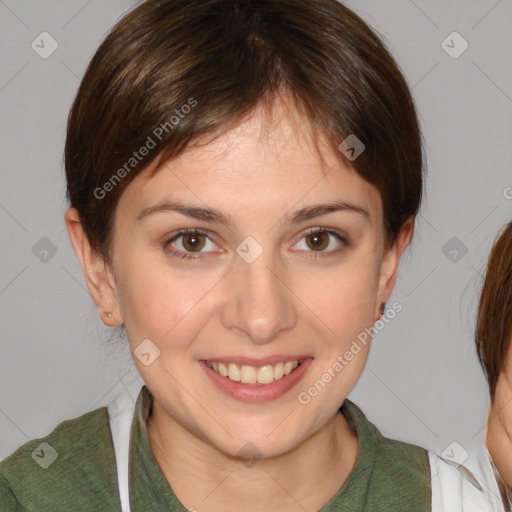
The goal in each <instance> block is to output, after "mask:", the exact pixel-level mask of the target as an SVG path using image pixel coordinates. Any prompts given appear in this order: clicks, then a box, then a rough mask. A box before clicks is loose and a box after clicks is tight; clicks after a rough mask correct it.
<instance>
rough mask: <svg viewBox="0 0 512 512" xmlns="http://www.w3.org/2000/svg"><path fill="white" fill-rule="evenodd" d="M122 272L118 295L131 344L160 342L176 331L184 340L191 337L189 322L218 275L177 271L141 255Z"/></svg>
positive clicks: (133, 259)
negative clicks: (147, 341) (151, 340)
mask: <svg viewBox="0 0 512 512" xmlns="http://www.w3.org/2000/svg"><path fill="white" fill-rule="evenodd" d="M123 269H124V271H123V276H122V283H123V284H122V286H120V287H118V296H119V301H120V304H121V308H122V314H123V318H124V320H125V324H126V328H127V331H128V332H129V333H131V335H132V338H133V339H132V340H131V343H133V344H136V343H137V340H139V339H144V338H150V339H153V340H155V342H157V340H159V341H160V342H163V341H164V340H165V339H167V338H171V337H173V336H174V335H175V334H176V333H177V332H180V339H183V340H184V341H185V340H186V339H188V338H191V337H193V332H190V333H188V330H190V322H189V321H188V320H189V319H190V318H193V317H194V318H195V317H196V314H197V312H198V311H200V310H201V309H202V307H203V306H204V305H205V304H206V302H207V301H204V300H203V299H204V297H205V296H206V295H207V293H208V291H209V290H210V289H211V288H212V286H214V284H215V282H216V281H217V280H218V277H217V276H212V275H210V274H207V275H206V274H205V275H204V276H203V277H201V276H200V275H197V273H194V272H193V271H191V270H185V271H181V272H178V271H176V270H172V269H171V266H170V265H166V264H165V262H162V261H156V259H155V258H148V257H142V256H141V257H140V258H137V257H135V256H134V257H132V258H131V259H130V261H127V262H126V264H125V265H123ZM216 277H217V279H216ZM194 325H197V324H194ZM184 330H185V331H186V332H184Z"/></svg>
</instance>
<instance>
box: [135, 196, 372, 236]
mask: <svg viewBox="0 0 512 512" xmlns="http://www.w3.org/2000/svg"><path fill="white" fill-rule="evenodd" d="M338 211H348V212H352V213H357V214H360V215H362V216H363V217H365V218H366V219H367V220H369V219H370V214H369V213H368V211H367V210H366V209H365V208H363V207H362V206H359V205H357V204H355V203H352V202H347V201H336V202H334V203H328V204H317V205H312V206H308V207H306V208H302V209H300V210H298V211H296V212H295V213H294V214H293V215H286V216H285V218H284V220H285V222H290V223H291V224H298V223H299V222H304V221H306V220H309V219H313V218H315V217H320V216H321V215H326V214H328V213H333V212H338ZM158 212H176V213H180V214H181V215H185V216H187V217H192V218H194V219H197V220H203V221H209V222H214V223H217V224H223V225H225V226H227V227H229V228H231V229H232V228H233V227H234V225H233V221H232V220H231V218H230V217H229V216H226V215H224V214H223V213H222V212H220V211H218V210H215V209H212V208H202V207H199V206H192V205H186V204H183V203H179V202H170V201H165V202H162V203H158V204H156V205H154V206H149V207H147V208H144V209H143V210H142V211H141V212H140V213H139V214H138V215H137V221H140V220H142V219H143V218H145V217H148V216H149V215H153V214H154V213H158Z"/></svg>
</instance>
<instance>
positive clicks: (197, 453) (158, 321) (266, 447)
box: [66, 97, 413, 512]
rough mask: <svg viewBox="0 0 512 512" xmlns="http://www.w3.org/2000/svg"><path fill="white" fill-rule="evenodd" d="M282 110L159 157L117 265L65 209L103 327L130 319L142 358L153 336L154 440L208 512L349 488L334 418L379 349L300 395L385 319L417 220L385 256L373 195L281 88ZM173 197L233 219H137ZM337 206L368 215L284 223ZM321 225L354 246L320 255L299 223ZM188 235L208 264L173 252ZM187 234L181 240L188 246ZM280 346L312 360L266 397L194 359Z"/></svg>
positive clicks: (192, 502)
mask: <svg viewBox="0 0 512 512" xmlns="http://www.w3.org/2000/svg"><path fill="white" fill-rule="evenodd" d="M272 112H273V114H274V117H273V118H272V119H271V120H270V121H271V122H268V121H269V119H267V118H266V117H265V115H264V113H263V111H262V110H261V109H260V108H257V109H255V110H254V111H253V112H252V115H251V116H250V117H248V118H247V119H245V120H244V121H243V122H242V123H240V124H239V125H237V126H236V127H235V128H233V129H231V130H230V131H229V132H227V133H224V134H222V135H221V136H219V137H217V138H215V139H214V140H213V141H210V142H208V143H207V144H206V145H196V146H195V147H190V148H189V149H188V150H187V151H186V152H185V153H183V154H182V155H180V157H178V158H176V159H174V160H172V161H169V162H162V163H161V166H162V169H161V170H159V171H158V172H157V174H156V175H155V176H154V177H152V178H151V179H149V178H148V174H149V172H151V170H152V169H153V167H154V166H151V167H148V169H147V170H145V171H143V172H142V173H141V174H140V175H139V176H137V177H136V178H135V180H134V181H133V182H132V183H130V185H129V186H128V187H127V188H126V190H125V191H124V192H123V195H122V196H121V198H120V201H119V204H118V207H117V210H116V218H115V227H114V242H113V251H112V265H111V266H109V265H106V264H105V262H104V261H103V260H102V259H101V257H100V256H99V255H98V254H97V253H95V252H94V251H92V250H91V248H90V246H89V243H88V240H87V238H86V237H85V235H84V231H83V229H82V226H81V224H80V222H79V218H78V213H77V212H76V211H75V210H74V209H73V208H70V209H69V210H68V211H67V213H66V223H67V226H68V231H69V235H70V239H71V242H72V244H73V247H74V249H75V251H76V254H77V257H78V259H79V260H80V263H81V265H82V267H83V270H84V274H85V277H86V281H87V285H88V287H89V291H90V293H91V296H92V298H93V300H94V301H95V303H96V305H97V307H98V311H99V313H100V315H101V317H102V320H103V321H104V323H105V324H107V325H111V326H114V325H119V324H121V323H122V322H124V323H125V326H126V330H127V334H128V341H129V344H130V348H131V350H132V353H133V351H134V350H135V349H136V347H137V346H138V345H139V344H140V343H141V341H142V340H144V339H146V338H149V339H150V340H152V342H153V343H154V344H155V345H156V346H158V348H159V349H160V356H159V357H158V358H156V359H155V360H154V362H152V364H151V365H149V366H145V365H143V364H142V363H141V362H140V361H139V360H138V358H137V357H134V361H135V364H136V366H137V369H138V371H139V372H140V374H141V376H142V378H143V379H144V381H145V383H146V385H147V387H148V388H149V390H150V391H151V393H152V394H153V396H154V406H153V412H152V415H151V416H150V417H149V419H148V422H147V427H148V436H149V440H150V445H151V448H152V451H153V453H154V454H155V458H156V460H157V462H158V464H159V466H160V468H161V470H162V472H163V474H164V476H165V477H166V478H167V481H168V482H169V484H170V485H171V486H172V489H173V491H174V492H175V494H176V495H177V497H178V498H179V499H180V501H181V502H182V503H183V504H184V505H185V506H186V507H194V508H195V509H196V510H198V511H199V512H201V511H202V510H208V511H217V510H223V511H235V510H237V511H239V510H245V509H246V505H247V503H251V507H252V508H251V510H262V511H263V510H269V509H270V507H276V506H278V507H279V509H280V510H284V511H288V510H289V511H292V510H293V511H296V510H298V509H299V508H300V507H299V505H298V504H300V506H302V507H303V508H304V509H306V510H318V509H319V508H321V507H322V506H323V505H324V504H326V503H327V502H328V501H329V500H330V499H331V498H332V497H333V496H334V495H335V494H336V493H337V492H338V491H339V489H340V488H341V486H342V484H343V483H344V482H345V480H346V478H347V477H348V475H349V474H350V472H351V471H352V469H353V467H354V465H355V463H356V459H357V453H358V439H357V436H356V435H354V434H353V433H352V432H351V431H350V430H349V427H348V423H347V421H346V419H345V418H344V416H343V415H341V414H338V413H337V411H338V409H339V407H340V406H341V404H342V403H343V400H344V399H345V398H346V397H347V395H348V394H349V392H350V391H351V389H352V388H353V387H354V385H355V384H356V381H357V379H358V378H359V376H360V374H361V372H362V371H363V368H364V366H365V363H366V360H367V356H368V347H369V344H368V346H367V347H366V348H363V350H361V352H359V353H358V354H357V355H356V356H355V357H354V358H353V359H352V360H351V361H350V363H349V364H348V365H347V366H346V367H345V368H344V369H343V371H342V372H340V373H339V374H338V375H337V376H336V377H335V378H333V379H332V380H331V382H329V384H328V385H327V387H326V388H325V389H324V390H322V391H321V392H320V393H319V394H318V395H317V396H316V397H314V398H312V400H311V402H310V403H309V404H308V405H302V404H300V403H299V402H298V400H297V395H298V393H299V392H301V391H305V390H307V389H308V388H309V387H310V386H311V385H312V384H313V383H314V382H315V381H317V380H318V379H319V378H321V376H322V374H323V373H325V372H326V371H327V369H328V368H329V367H331V366H332V365H333V363H334V362H335V361H336V358H337V356H338V355H342V354H343V353H344V352H345V351H346V350H347V349H348V348H349V346H350V344H351V342H352V341H353V340H354V339H356V337H357V335H358V334H359V333H360V332H362V331H363V330H364V329H365V328H367V327H370V326H372V325H373V323H374V322H375V321H376V320H377V319H378V318H379V317H380V316H381V315H380V313H379V305H380V303H381V302H386V301H387V300H388V298H389V296H390V294H391V292H392V290H393V287H394V285H395V281H396V274H397V269H398V265H399V261H400V257H401V255H402V253H403V251H404V250H405V248H406V247H407V245H408V244H409V242H410V238H411V234H412V229H413V219H412V218H410V219H409V220H408V221H407V223H406V224H405V225H404V227H403V229H402V231H401V233H400V235H399V236H398V238H397V240H396V242H395V243H394V245H393V246H392V247H390V248H389V249H388V250H385V244H384V229H383V209H382V201H381V197H380V194H379V192H378V190H377V189H376V188H375V187H374V186H373V185H371V184H369V183H368V182H366V181H365V180H364V179H363V178H361V177H360V176H359V175H358V174H357V173H356V172H355V171H354V170H353V169H351V168H349V167H347V166H346V165H344V164H343V162H342V159H341V158H340V155H339V154H334V153H333V152H332V150H331V149H330V148H329V147H328V146H327V143H326V142H325V141H324V140H323V139H320V153H319V152H318V151H317V150H316V149H315V147H314V145H313V136H312V133H311V131H310V127H309V124H308V122H307V120H306V118H305V117H304V116H303V115H302V114H300V113H299V112H298V111H297V110H296V109H295V108H294V107H293V105H292V104H291V103H290V102H289V100H288V99H287V98H286V97H281V98H280V99H278V100H277V101H276V102H275V104H274V105H273V110H272ZM320 155H322V156H323V161H322V159H321V158H320ZM164 200H172V201H176V200H179V201H182V202H184V203H187V204H193V205H197V206H199V207H203V208H204V207H206V208H212V209H216V210H220V211H221V212H223V213H224V215H226V216H229V217H230V219H231V220H232V223H233V226H232V227H231V228H229V227H227V226H225V225H222V224H218V223H214V222H213V221H206V220H197V219H193V218H190V217H186V216H184V215H181V214H179V213H176V212H169V211H167V212H159V213H154V214H152V215H148V216H147V217H145V218H144V219H143V220H140V221H137V215H138V214H139V213H140V212H141V211H142V210H143V209H144V208H147V207H149V206H152V205H155V204H157V203H159V202H161V201H164ZM334 201H345V202H351V203H354V204H357V205H359V206H360V207H361V208H364V209H365V210H366V211H367V213H368V216H365V215H362V214H360V213H357V212H354V211H351V210H342V211H336V212H332V213H328V214H324V215H322V216H317V217H315V218H312V219H309V220H306V221H303V222H300V223H298V224H293V223H291V222H290V221H289V220H288V217H287V216H291V214H292V213H294V212H295V211H297V210H299V209H301V208H305V207H309V206H311V205H318V204H324V203H331V202H334ZM315 227H321V228H325V229H331V230H333V231H335V232H339V233H340V234H342V235H343V236H346V237H347V238H348V241H349V244H348V245H345V244H344V243H342V242H339V241H338V240H337V239H336V238H335V237H334V236H333V235H329V234H324V235H323V237H322V236H321V243H322V244H323V245H322V249H320V250H319V249H317V248H316V246H313V248H311V245H312V244H311V240H312V238H314V235H310V236H305V234H304V232H305V231H306V230H307V229H310V228H315ZM185 228H196V229H203V230H206V231H208V232H209V233H210V234H211V241H209V240H208V239H201V240H202V241H203V242H204V245H203V247H202V249H201V250H202V251H203V252H202V253H199V255H198V254H197V253H192V255H195V256H199V259H196V260H182V259H180V258H173V257H172V256H171V255H170V254H168V253H166V252H165V251H164V248H163V246H164V245H165V241H166V240H167V239H169V238H170V237H171V236H172V235H174V234H176V231H178V230H180V229H185ZM247 236H252V237H253V238H254V239H256V240H257V242H258V243H259V244H260V246H261V247H262V248H263V252H262V254H261V255H260V256H259V257H258V258H257V259H256V260H255V261H254V262H253V263H250V264H249V263H247V262H246V261H244V260H243V259H242V258H241V257H239V256H238V254H237V253H236V248H237V246H238V245H239V244H240V243H241V242H242V241H243V240H244V239H245V238H246V237H247ZM187 241H188V242H190V239H187ZM308 241H309V242H310V245H308V243H307V242H308ZM184 242H185V240H184V238H183V237H182V238H180V239H178V240H176V241H174V242H173V243H172V244H171V245H172V248H174V249H175V250H178V251H182V252H186V251H185V248H184V245H183V243H184ZM187 247H188V248H189V249H190V247H191V246H190V244H189V245H188V246H187ZM322 251H323V252H322ZM189 253H190V251H189ZM315 256H317V257H316V258H314V257H315ZM308 257H309V258H308ZM105 311H111V312H112V313H113V315H112V318H108V317H107V316H106V314H105ZM275 354H279V355H285V356H290V355H297V354H307V355H309V356H310V357H312V358H313V362H312V364H311V366H310V367H309V369H308V370H307V372H306V374H305V375H304V377H303V378H302V380H301V381H300V382H299V383H298V384H297V385H296V386H295V388H294V389H292V390H291V391H289V392H288V393H286V394H285V395H284V396H282V397H280V398H278V399H275V400H273V401H268V402H262V403H243V402H240V401H238V400H236V399H234V398H231V397H229V396H227V395H225V394H224V393H223V392H221V391H219V389H217V387H216V386H214V385H213V384H212V383H211V381H210V379H209V378H208V376H207V375H206V374H205V372H204V371H202V369H201V368H200V367H199V366H198V361H199V360H205V359H206V360H208V359H213V358H216V357H217V358H221V359H227V360H228V361H229V358H230V357H231V356H247V357H254V358H261V357H267V356H272V355H275ZM248 442H250V443H252V444H253V445H255V446H256V447H257V450H258V451H259V453H260V456H261V459H260V460H258V461H257V463H256V464H253V465H250V466H249V465H247V463H246V462H247V461H246V460H243V459H241V458H240V457H239V456H237V454H238V452H239V450H240V449H241V448H243V447H244V446H245V445H246V443H248ZM312 489H314V493H312V492H311V490H312Z"/></svg>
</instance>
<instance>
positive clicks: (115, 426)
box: [107, 370, 144, 512]
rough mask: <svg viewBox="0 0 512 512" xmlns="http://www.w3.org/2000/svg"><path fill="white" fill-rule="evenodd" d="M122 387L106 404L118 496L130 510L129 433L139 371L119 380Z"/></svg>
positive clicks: (140, 381)
mask: <svg viewBox="0 0 512 512" xmlns="http://www.w3.org/2000/svg"><path fill="white" fill-rule="evenodd" d="M121 384H122V389H121V391H120V392H119V393H118V394H117V395H116V397H115V398H114V399H113V400H112V402H111V403H110V404H109V405H108V407H107V410H108V415H109V420H110V430H111V432H112V440H113V442H114V452H115V457H116V466H117V481H118V484H119V497H120V499H121V509H122V511H123V512H130V487H129V474H128V469H129V455H130V433H131V425H132V419H133V413H134V411H135V403H136V402H137V397H138V395H139V393H140V390H141V388H142V386H143V385H144V381H143V380H142V379H141V377H140V375H139V373H138V372H137V371H136V370H133V372H131V373H130V374H129V375H128V376H127V377H125V378H124V381H121Z"/></svg>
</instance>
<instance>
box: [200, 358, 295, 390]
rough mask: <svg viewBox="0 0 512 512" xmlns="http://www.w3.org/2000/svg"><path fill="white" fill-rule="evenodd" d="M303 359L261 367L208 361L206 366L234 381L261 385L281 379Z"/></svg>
mask: <svg viewBox="0 0 512 512" xmlns="http://www.w3.org/2000/svg"><path fill="white" fill-rule="evenodd" d="M303 361H304V359H299V360H296V361H287V362H286V363H284V362H283V363H277V364H273V365H272V364H268V365H265V366H260V367H255V366H248V365H237V364H235V363H221V362H212V361H206V366H208V368H210V369H211V370H212V371H214V372H215V373H217V374H218V375H221V376H222V377H226V378H227V379H229V380H232V381H233V382H241V383H242V384H249V385H254V386H257V385H260V386H261V385H268V384H272V383H273V382H276V381H279V380H281V379H282V378H284V377H286V375H289V374H290V373H292V372H293V371H295V370H296V369H297V368H298V367H299V366H300V365H301V364H302V362H303Z"/></svg>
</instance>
